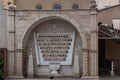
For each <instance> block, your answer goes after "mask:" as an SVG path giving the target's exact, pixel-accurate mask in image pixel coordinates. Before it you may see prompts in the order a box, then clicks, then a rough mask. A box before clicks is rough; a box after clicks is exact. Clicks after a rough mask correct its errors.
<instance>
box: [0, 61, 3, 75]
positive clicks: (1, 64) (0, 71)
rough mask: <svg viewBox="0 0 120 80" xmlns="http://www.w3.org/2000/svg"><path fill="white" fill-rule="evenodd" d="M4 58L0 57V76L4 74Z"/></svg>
mask: <svg viewBox="0 0 120 80" xmlns="http://www.w3.org/2000/svg"><path fill="white" fill-rule="evenodd" d="M3 67H4V60H3V59H0V77H2V76H4V69H3Z"/></svg>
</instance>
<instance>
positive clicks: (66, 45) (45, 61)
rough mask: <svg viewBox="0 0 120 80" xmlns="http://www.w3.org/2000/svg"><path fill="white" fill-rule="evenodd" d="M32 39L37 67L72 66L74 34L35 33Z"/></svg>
mask: <svg viewBox="0 0 120 80" xmlns="http://www.w3.org/2000/svg"><path fill="white" fill-rule="evenodd" d="M34 39H35V50H36V59H37V65H49V64H50V63H60V64H61V65H72V55H73V47H74V40H75V32H72V33H35V34H34Z"/></svg>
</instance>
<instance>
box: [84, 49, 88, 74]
mask: <svg viewBox="0 0 120 80" xmlns="http://www.w3.org/2000/svg"><path fill="white" fill-rule="evenodd" d="M87 52H88V51H87V49H86V50H83V76H88V53H87Z"/></svg>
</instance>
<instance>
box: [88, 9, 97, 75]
mask: <svg viewBox="0 0 120 80" xmlns="http://www.w3.org/2000/svg"><path fill="white" fill-rule="evenodd" d="M90 22H91V23H90V24H91V31H90V47H89V75H90V76H98V33H97V31H98V27H97V12H96V10H95V9H91V17H90Z"/></svg>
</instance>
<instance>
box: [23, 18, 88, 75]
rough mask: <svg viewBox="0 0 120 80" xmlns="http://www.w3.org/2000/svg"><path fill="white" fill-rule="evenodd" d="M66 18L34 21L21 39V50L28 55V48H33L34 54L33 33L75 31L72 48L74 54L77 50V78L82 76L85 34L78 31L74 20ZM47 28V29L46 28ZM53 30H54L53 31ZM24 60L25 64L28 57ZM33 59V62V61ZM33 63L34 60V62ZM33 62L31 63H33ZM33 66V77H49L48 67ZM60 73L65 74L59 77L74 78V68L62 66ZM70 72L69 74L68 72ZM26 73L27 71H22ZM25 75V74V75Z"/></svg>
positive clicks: (25, 66) (85, 46)
mask: <svg viewBox="0 0 120 80" xmlns="http://www.w3.org/2000/svg"><path fill="white" fill-rule="evenodd" d="M67 19H68V18H66V19H64V18H61V17H55V16H51V17H45V18H42V19H40V20H37V21H35V23H34V24H32V25H31V27H30V28H29V29H28V30H27V31H26V33H25V36H24V39H23V48H24V49H25V48H26V53H27V54H29V53H30V52H29V51H30V50H29V49H30V47H32V48H33V51H32V52H33V54H34V53H35V50H34V49H35V48H34V40H33V33H34V32H44V33H45V32H48V33H49V32H50V33H56V32H59V33H64V32H72V31H75V33H76V36H77V37H76V38H75V46H74V52H73V53H75V48H77V49H78V51H77V52H78V57H79V59H78V62H79V76H80V75H82V64H83V63H82V49H83V48H85V49H87V41H86V38H85V34H84V33H83V30H82V29H80V26H79V24H77V22H75V20H73V19H71V20H69V19H68V20H67ZM48 26H49V27H48ZM54 29H55V30H54ZM25 58H26V60H24V61H25V62H26V63H25V64H27V61H28V60H27V59H28V57H25ZM33 58H34V59H35V56H33ZM34 59H33V60H34ZM34 61H35V60H34ZM34 61H33V62H34ZM33 64H34V75H35V76H37V77H38V76H48V75H49V69H47V68H48V66H44V67H41V68H40V67H39V68H38V67H37V66H35V64H36V63H35V62H34V63H33ZM72 64H74V55H73V63H72ZM62 68H63V69H62V71H63V72H62V73H64V72H67V73H65V75H63V74H62V73H60V75H59V76H74V69H73V68H74V66H69V68H68V67H66V66H63V67H62ZM38 69H39V70H40V71H41V70H42V69H43V71H45V70H47V71H46V72H45V73H44V72H40V71H39V72H37V71H38ZM24 70H27V65H24ZM69 71H70V72H69ZM24 72H27V71H24ZM39 73H43V74H39ZM25 74H26V73H25Z"/></svg>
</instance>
